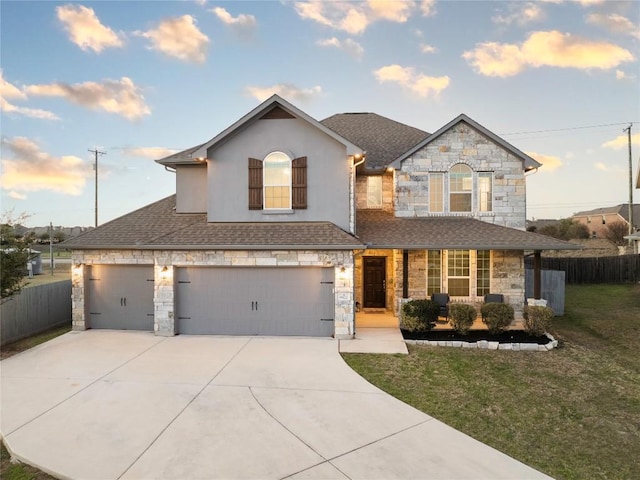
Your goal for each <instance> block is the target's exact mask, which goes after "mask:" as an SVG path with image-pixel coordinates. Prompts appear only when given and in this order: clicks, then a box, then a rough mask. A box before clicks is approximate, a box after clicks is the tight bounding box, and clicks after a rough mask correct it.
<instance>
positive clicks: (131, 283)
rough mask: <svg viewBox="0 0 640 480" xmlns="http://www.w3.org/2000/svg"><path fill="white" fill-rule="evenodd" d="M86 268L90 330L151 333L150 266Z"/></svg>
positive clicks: (151, 275) (151, 289)
mask: <svg viewBox="0 0 640 480" xmlns="http://www.w3.org/2000/svg"><path fill="white" fill-rule="evenodd" d="M89 268H90V270H89V276H88V282H89V283H88V313H89V326H90V328H109V329H116V330H145V331H153V323H154V313H153V312H154V306H153V285H154V283H153V267H151V266H137V265H135V266H134V265H92V266H90V267H89Z"/></svg>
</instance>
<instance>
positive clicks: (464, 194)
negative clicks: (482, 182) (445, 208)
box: [449, 163, 473, 212]
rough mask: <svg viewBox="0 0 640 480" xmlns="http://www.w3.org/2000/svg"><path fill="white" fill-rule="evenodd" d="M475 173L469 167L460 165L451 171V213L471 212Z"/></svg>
mask: <svg viewBox="0 0 640 480" xmlns="http://www.w3.org/2000/svg"><path fill="white" fill-rule="evenodd" d="M472 191H473V172H472V170H471V168H470V167H469V166H468V165H465V164H463V163H458V164H456V165H454V166H453V167H451V170H449V210H450V211H451V212H470V211H471V192H472Z"/></svg>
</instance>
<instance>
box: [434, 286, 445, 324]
mask: <svg viewBox="0 0 640 480" xmlns="http://www.w3.org/2000/svg"><path fill="white" fill-rule="evenodd" d="M431 300H432V301H433V302H435V303H437V304H438V307H440V313H439V314H438V317H444V318H446V319H447V322H448V321H449V294H448V293H433V294H431Z"/></svg>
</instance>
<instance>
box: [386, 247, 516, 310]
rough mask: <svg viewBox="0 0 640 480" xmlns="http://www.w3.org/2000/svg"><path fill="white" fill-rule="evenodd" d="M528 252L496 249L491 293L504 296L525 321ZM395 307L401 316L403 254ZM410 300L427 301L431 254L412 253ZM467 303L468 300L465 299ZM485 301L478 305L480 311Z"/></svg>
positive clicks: (399, 254) (478, 301) (397, 266)
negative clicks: (525, 254) (525, 263)
mask: <svg viewBox="0 0 640 480" xmlns="http://www.w3.org/2000/svg"><path fill="white" fill-rule="evenodd" d="M523 255H524V252H523V251H522V250H493V251H492V270H491V291H492V293H501V294H503V295H504V297H505V303H509V304H510V305H512V306H513V308H514V310H515V318H516V320H517V319H521V318H522V311H523V308H524V295H525V293H524V282H525V277H524V257H523ZM395 258H396V263H395V275H396V279H397V281H396V282H395V298H396V302H395V308H396V311H395V313H396V315H399V312H400V308H401V305H402V303H404V302H405V301H407V300H408V299H403V298H402V251H401V250H397V251H396V252H395ZM408 293H409V299H420V298H427V252H426V251H425V250H419V251H410V252H409V292H408ZM465 301H466V300H465ZM482 301H483V299H482V298H477V299H476V301H475V302H474V303H475V304H476V306H477V307H478V308H479V307H480V305H481V304H482Z"/></svg>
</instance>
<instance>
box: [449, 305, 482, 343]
mask: <svg viewBox="0 0 640 480" xmlns="http://www.w3.org/2000/svg"><path fill="white" fill-rule="evenodd" d="M477 315H478V314H477V312H476V309H475V307H474V306H473V305H468V304H466V303H452V304H451V305H449V321H450V322H451V325H452V326H453V328H454V329H455V330H456V332H458V333H459V334H460V335H466V334H467V333H468V332H469V329H470V328H471V325H473V321H474V320H475V319H476V317H477Z"/></svg>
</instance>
